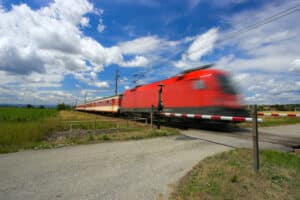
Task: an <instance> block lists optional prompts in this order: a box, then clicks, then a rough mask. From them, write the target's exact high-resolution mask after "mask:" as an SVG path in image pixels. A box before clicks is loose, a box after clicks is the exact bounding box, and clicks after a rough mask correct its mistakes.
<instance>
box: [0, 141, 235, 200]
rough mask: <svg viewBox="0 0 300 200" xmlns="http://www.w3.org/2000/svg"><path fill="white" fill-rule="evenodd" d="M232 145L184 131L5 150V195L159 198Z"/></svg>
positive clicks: (1, 166)
mask: <svg viewBox="0 0 300 200" xmlns="http://www.w3.org/2000/svg"><path fill="white" fill-rule="evenodd" d="M228 149H230V148H229V147H226V146H221V145H216V144H211V143H208V142H204V141H201V140H192V139H186V138H184V137H183V136H176V137H166V138H156V139H147V140H140V141H128V142H114V143H105V144H93V145H82V146H73V147H65V148H60V149H52V150H39V151H23V152H18V153H11V154H2V155H0V177H1V181H0V197H1V199H101V200H104V199H130V200H135V199H137V200H140V199H146V200H147V199H151V200H152V199H157V197H158V196H159V194H164V197H166V196H167V194H168V191H169V190H170V185H172V184H174V183H175V182H176V181H177V180H178V179H179V178H180V177H182V176H183V175H185V173H186V172H187V171H189V170H190V169H191V168H192V167H193V166H194V165H195V164H196V163H198V162H199V160H201V159H203V158H205V157H207V156H209V155H213V154H215V153H218V152H221V151H225V150H228Z"/></svg>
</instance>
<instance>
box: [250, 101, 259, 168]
mask: <svg viewBox="0 0 300 200" xmlns="http://www.w3.org/2000/svg"><path fill="white" fill-rule="evenodd" d="M252 140H253V169H254V171H255V172H258V170H259V146H258V128H257V106H256V105H253V106H252Z"/></svg>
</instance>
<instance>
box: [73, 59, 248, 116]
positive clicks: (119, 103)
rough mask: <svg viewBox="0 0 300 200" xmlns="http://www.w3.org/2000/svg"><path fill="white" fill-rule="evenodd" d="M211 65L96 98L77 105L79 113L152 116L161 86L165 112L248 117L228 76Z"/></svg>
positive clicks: (157, 104)
mask: <svg viewBox="0 0 300 200" xmlns="http://www.w3.org/2000/svg"><path fill="white" fill-rule="evenodd" d="M211 66H212V65H206V66H202V67H199V68H194V69H191V70H186V71H183V72H182V73H180V74H178V75H176V76H173V77H171V78H168V79H165V80H161V81H157V82H154V83H150V84H145V85H139V86H136V87H135V88H133V89H128V90H125V92H124V93H123V94H120V95H116V96H111V97H106V98H101V99H95V100H92V101H89V102H87V103H84V104H80V105H77V107H76V110H80V111H93V112H103V113H104V112H105V113H115V114H126V115H130V114H139V115H149V113H150V112H151V108H152V106H153V107H154V108H156V109H157V107H158V106H159V101H158V99H159V98H158V95H159V92H158V91H159V89H160V86H159V85H163V89H162V93H161V100H162V102H163V110H162V111H163V112H168V113H181V114H183V113H184V114H202V115H222V116H240V117H246V116H248V113H247V112H246V111H245V109H243V106H242V105H241V99H240V98H241V97H240V95H239V94H238V93H237V91H236V89H235V87H234V86H233V84H232V82H231V81H230V79H229V75H228V74H227V73H226V72H224V71H221V70H217V69H212V68H211ZM152 109H153V108H152Z"/></svg>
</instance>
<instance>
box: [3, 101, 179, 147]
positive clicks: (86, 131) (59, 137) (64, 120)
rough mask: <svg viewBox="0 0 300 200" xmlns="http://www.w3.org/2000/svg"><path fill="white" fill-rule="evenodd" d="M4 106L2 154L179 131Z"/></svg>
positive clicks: (59, 111) (65, 112)
mask: <svg viewBox="0 0 300 200" xmlns="http://www.w3.org/2000/svg"><path fill="white" fill-rule="evenodd" d="M61 107H62V106H60V109H45V108H32V107H30V108H0V130H1V131H0V153H8V152H15V151H18V150H20V149H30V148H33V149H44V148H53V147H61V146H65V145H72V144H85V143H97V142H104V141H114V140H137V139H143V138H150V137H158V136H168V135H174V134H178V133H179V131H178V130H177V129H172V128H162V129H161V130H156V129H151V128H150V126H149V125H143V124H141V123H137V122H133V121H129V120H124V119H117V118H112V117H104V116H101V115H97V114H89V113H82V112H77V111H72V110H64V109H61Z"/></svg>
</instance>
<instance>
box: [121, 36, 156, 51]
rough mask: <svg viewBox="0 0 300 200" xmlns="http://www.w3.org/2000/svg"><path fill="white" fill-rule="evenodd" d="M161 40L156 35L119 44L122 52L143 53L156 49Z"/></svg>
mask: <svg viewBox="0 0 300 200" xmlns="http://www.w3.org/2000/svg"><path fill="white" fill-rule="evenodd" d="M160 43H161V40H160V39H159V38H158V37H156V36H146V37H141V38H137V39H134V40H131V41H128V42H122V43H120V44H119V47H120V49H121V51H122V52H123V53H124V54H143V53H149V52H152V51H154V50H157V49H158V48H159V46H160Z"/></svg>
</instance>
